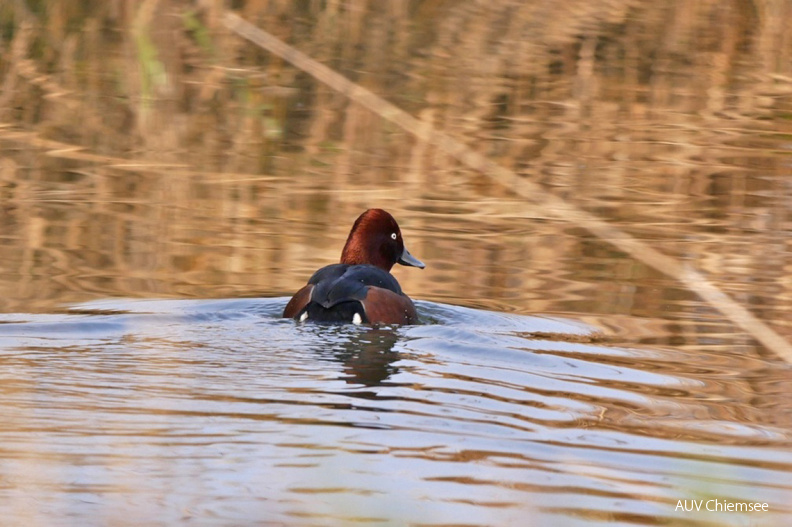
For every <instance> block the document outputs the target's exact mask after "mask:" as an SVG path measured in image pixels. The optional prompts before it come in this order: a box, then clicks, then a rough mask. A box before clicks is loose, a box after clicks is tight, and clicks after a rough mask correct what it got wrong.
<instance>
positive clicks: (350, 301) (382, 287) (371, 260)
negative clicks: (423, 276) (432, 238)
mask: <svg viewBox="0 0 792 527" xmlns="http://www.w3.org/2000/svg"><path fill="white" fill-rule="evenodd" d="M397 263H398V264H401V265H406V266H409V267H417V268H419V269H423V268H425V267H426V266H425V265H424V263H423V262H422V261H420V260H419V259H417V258H416V257H414V256H413V255H412V254H410V252H409V251H408V250H407V248H406V247H405V246H404V240H403V239H402V233H401V229H399V224H398V223H396V220H395V219H394V218H393V216H391V215H390V213H388V212H387V211H384V210H382V209H368V210H367V211H365V212H364V213H363V214H361V215H360V216H359V217H358V219H357V220H355V223H354V224H353V225H352V230H351V231H349V236H348V237H347V240H346V243H345V244H344V249H343V250H342V251H341V261H340V263H337V264H332V265H328V266H326V267H322V268H321V269H319V270H318V271H316V272H315V273H314V274H313V276H311V278H310V279H309V280H308V283H307V284H306V285H305V286H304V287H303V288H302V289H300V290H299V291H297V292H296V293H295V294H294V296H293V297H292V298H291V300H289V303H288V304H286V308H285V309H284V310H283V317H284V318H293V319H295V320H297V321H299V322H305V321H313V322H339V323H352V324H370V325H379V324H388V325H391V324H415V323H417V322H418V313H417V312H416V310H415V304H413V301H412V300H410V297H408V296H407V295H406V294H404V292H403V291H402V289H401V286H400V285H399V282H398V281H397V280H396V278H394V276H393V275H392V274H391V273H390V271H391V269H392V268H393V266H394V265H395V264H397Z"/></svg>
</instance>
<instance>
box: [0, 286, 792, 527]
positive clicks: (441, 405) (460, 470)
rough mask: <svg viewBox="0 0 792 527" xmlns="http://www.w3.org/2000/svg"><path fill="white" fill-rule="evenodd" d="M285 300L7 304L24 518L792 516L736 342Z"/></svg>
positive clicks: (780, 454) (784, 433)
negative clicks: (627, 342) (317, 314)
mask: <svg viewBox="0 0 792 527" xmlns="http://www.w3.org/2000/svg"><path fill="white" fill-rule="evenodd" d="M285 300H286V299H285V298H279V299H268V300H259V299H251V300H216V301H188V300H185V301H178V300H177V301H173V300H169V301H112V302H110V301H103V302H95V303H91V304H84V305H79V306H75V307H74V308H73V309H72V311H71V312H69V313H67V314H52V315H28V316H20V315H8V316H5V317H3V320H2V322H3V324H1V325H0V344H1V345H2V346H3V349H4V350H5V351H4V353H3V373H2V377H3V378H2V398H3V401H4V406H5V412H4V413H5V425H4V426H5V427H6V428H5V430H4V431H3V433H2V437H3V447H2V459H3V477H4V480H5V481H6V482H7V484H6V486H5V488H4V489H3V495H4V498H5V499H6V500H8V499H9V498H10V503H11V511H12V514H13V517H15V518H18V519H20V520H24V522H25V523H26V524H31V523H32V524H48V525H58V524H62V525H74V524H79V523H83V522H85V521H88V522H89V523H94V522H95V523H98V524H105V525H115V524H125V522H126V521H127V520H129V519H130V518H134V523H144V524H147V525H173V524H177V523H179V522H186V523H190V522H191V521H199V522H200V523H202V524H204V523H208V524H217V525H234V524H240V523H246V522H250V521H253V520H259V521H264V522H265V523H269V522H274V523H300V524H302V523H306V524H314V523H316V524H344V525H348V524H351V523H363V524H380V523H392V522H394V523H415V524H435V523H437V524H448V520H449V519H450V518H453V519H454V522H455V523H458V524H475V525H478V524H497V525H505V524H522V523H523V522H524V521H525V519H526V518H530V521H529V522H528V523H535V524H540V525H547V524H555V523H563V524H574V523H578V522H579V523H581V524H582V523H587V522H588V521H591V520H605V519H607V520H612V521H616V522H625V523H634V522H639V523H644V522H646V523H657V522H669V523H675V522H677V521H682V522H683V523H684V521H685V519H686V518H688V519H689V516H690V514H689V513H687V512H685V511H680V510H675V509H677V507H676V505H677V501H678V500H679V499H686V500H693V499H699V500H700V499H702V498H704V497H708V496H712V497H715V498H717V499H720V500H721V501H723V500H727V501H740V500H742V501H746V500H748V501H760V502H766V503H768V505H769V508H770V511H769V512H763V513H761V517H760V520H761V522H760V523H762V524H773V523H774V522H775V523H776V524H779V525H780V524H781V523H782V522H783V518H784V517H785V516H786V515H788V514H790V512H792V507H790V505H789V500H788V498H789V493H790V488H791V487H790V485H789V481H788V477H789V471H790V469H792V452H790V450H789V437H788V429H786V428H784V427H783V426H782V427H778V426H774V424H773V423H772V422H770V419H767V420H766V421H767V422H765V423H762V422H760V420H758V419H757V416H760V415H761V413H762V412H761V411H760V410H759V409H756V410H754V413H755V414H756V415H754V416H751V415H742V416H740V417H738V418H736V417H735V416H733V415H730V414H731V413H732V412H734V411H737V412H739V411H740V407H739V405H735V402H734V397H733V396H732V395H730V392H732V391H733V386H732V385H733V384H734V382H733V379H734V378H735V377H737V376H738V375H739V378H744V377H745V375H746V371H745V370H743V371H733V370H731V369H730V368H731V367H732V365H730V364H728V361H727V360H725V359H723V357H722V356H720V354H711V355H710V356H709V357H708V358H703V357H702V358H699V364H695V363H693V364H691V362H690V358H689V357H685V356H683V355H682V354H680V353H678V352H676V351H674V350H673V349H649V348H644V349H637V348H628V347H620V346H614V345H610V344H608V343H607V342H604V340H606V339H604V338H603V337H602V336H601V335H599V334H598V333H597V332H596V329H595V328H592V327H591V326H588V325H586V324H583V323H581V322H575V321H572V320H565V319H561V318H556V317H553V318H551V317H529V316H519V315H505V314H498V313H493V312H487V311H480V310H473V309H467V308H460V307H451V306H446V305H443V304H435V303H431V302H419V310H420V312H421V314H422V317H423V319H424V321H425V325H421V326H412V327H401V328H388V327H381V328H366V327H356V326H331V327H323V326H317V325H312V324H306V325H301V326H298V325H295V324H294V323H293V322H292V321H289V320H283V319H280V318H279V315H280V311H281V310H282V308H283V305H284V303H285ZM598 335H599V336H598ZM701 363H708V364H709V366H708V367H707V368H706V369H702V367H701ZM753 368H754V370H755V371H754V372H752V375H755V376H757V377H762V378H763V381H764V382H768V383H776V382H783V381H784V380H785V379H788V375H789V369H786V371H780V372H778V371H777V372H775V373H773V371H772V369H771V368H767V365H762V364H754V365H753ZM784 482H786V483H784ZM9 484H10V485H9ZM707 499H711V498H707ZM711 505H712V507H711V508H714V506H715V504H714V503H713V504H711ZM704 519H706V520H707V521H710V522H711V523H712V524H718V523H722V522H727V523H728V521H729V514H728V513H724V512H721V513H718V512H712V513H709V516H708V517H706V518H704Z"/></svg>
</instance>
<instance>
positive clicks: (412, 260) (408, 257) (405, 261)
mask: <svg viewBox="0 0 792 527" xmlns="http://www.w3.org/2000/svg"><path fill="white" fill-rule="evenodd" d="M398 263H400V264H402V265H409V266H410V267H417V268H418V269H423V268H424V267H426V265H424V263H423V262H422V261H421V260H419V259H418V258H416V257H415V256H413V255H412V254H410V251H408V250H407V248H406V247H405V248H404V252H403V253H402V255H401V258H399V261H398Z"/></svg>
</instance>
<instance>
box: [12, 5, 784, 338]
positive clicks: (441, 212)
mask: <svg viewBox="0 0 792 527" xmlns="http://www.w3.org/2000/svg"><path fill="white" fill-rule="evenodd" d="M44 4H46V3H44ZM56 4H57V5H56ZM243 4H244V5H243V6H242V7H241V12H240V14H241V15H243V16H244V17H245V18H247V19H250V20H254V21H256V23H257V25H260V26H262V27H267V28H276V31H277V33H276V36H278V37H281V38H284V39H287V40H288V41H290V42H295V43H299V45H298V46H297V47H299V48H300V49H302V50H304V51H306V52H307V53H308V54H310V55H311V56H314V57H317V58H320V59H321V60H322V61H323V62H324V63H326V64H328V65H329V66H332V67H333V68H334V69H337V70H338V71H341V72H343V73H344V74H346V75H347V76H349V77H351V78H353V79H354V80H355V81H356V82H358V83H360V84H362V85H364V86H366V87H367V88H369V89H371V90H372V91H373V92H375V93H379V94H383V95H384V96H385V97H386V98H387V99H388V100H390V101H393V102H394V103H396V104H397V106H400V107H403V108H406V109H408V110H409V111H410V112H411V113H412V114H414V115H418V114H421V115H426V116H428V117H430V118H431V122H432V124H433V126H434V127H436V128H437V129H439V130H441V131H443V132H444V133H447V134H450V135H452V136H453V137H455V138H458V139H459V140H461V141H462V142H464V143H465V144H468V145H475V146H476V150H477V151H478V152H480V153H482V154H485V155H486V156H487V157H488V158H489V159H491V160H493V161H495V162H497V163H498V164H500V165H503V166H505V167H508V168H510V169H513V170H515V171H516V172H517V173H518V174H530V175H531V177H532V179H535V180H536V181H539V182H540V183H541V184H542V185H544V186H548V187H551V188H552V189H553V191H554V193H555V194H556V195H559V196H562V197H564V198H565V199H568V200H569V201H570V202H575V203H581V204H582V205H583V206H585V207H586V208H587V209H588V210H591V211H594V212H597V213H599V214H601V215H603V216H605V217H607V218H609V219H610V221H611V223H613V224H615V225H617V226H619V227H621V228H624V229H626V230H628V231H629V232H630V233H631V234H633V235H635V236H637V237H639V238H640V239H645V240H649V241H652V242H653V243H654V244H656V245H658V246H659V247H661V248H662V250H663V252H666V253H669V254H673V255H674V256H676V257H678V258H679V257H681V258H683V259H684V260H685V261H688V262H690V264H691V265H692V266H693V267H696V268H699V269H702V270H705V271H706V272H707V273H708V274H709V275H711V276H713V277H716V278H717V280H718V282H719V285H721V286H722V287H723V288H724V289H725V290H727V292H729V293H731V294H733V295H737V296H736V297H737V298H738V300H740V302H742V303H744V304H746V305H753V306H756V309H758V310H761V311H757V313H758V314H760V315H761V316H762V317H763V318H767V319H769V320H773V321H774V323H776V324H777V325H779V326H780V327H785V325H786V322H784V321H785V320H787V319H788V318H789V317H788V309H787V307H786V306H787V305H788V299H789V297H790V289H792V284H790V282H789V280H788V278H787V276H788V275H789V273H788V272H786V263H785V256H784V255H785V254H786V253H787V245H788V243H787V240H786V237H785V236H784V231H785V230H786V227H788V220H787V212H786V211H787V210H788V206H789V204H788V203H787V201H788V198H785V196H787V195H788V190H787V187H786V183H785V178H784V177H783V176H784V175H785V174H786V173H787V172H788V167H787V164H788V161H787V159H786V158H787V157H788V156H786V155H785V154H784V152H785V148H786V147H785V144H786V141H787V139H785V138H786V135H785V134H786V133H788V132H789V131H790V126H789V121H788V119H786V118H785V116H786V115H787V114H788V113H789V111H790V107H792V105H790V96H791V94H792V85H791V84H790V82H789V76H790V73H791V70H792V60H790V59H792V50H791V49H790V45H789V43H790V32H791V30H790V29H789V28H787V27H786V25H785V24H783V23H780V22H778V20H783V18H782V17H783V16H784V13H783V12H780V11H783V10H784V9H788V7H784V5H780V4H773V3H768V2H761V3H759V4H757V5H758V6H759V7H758V9H757V10H756V11H755V12H753V11H743V10H742V7H741V4H734V5H732V4H722V3H713V2H705V1H701V2H693V3H690V2H674V3H671V4H662V5H661V4H651V3H647V2H638V1H635V2H617V1H613V2H608V3H607V4H605V5H602V4H599V5H598V6H596V9H595V8H594V6H592V5H590V3H584V2H572V3H564V4H548V5H541V6H540V5H538V4H536V5H527V4H526V5H523V4H520V3H516V4H515V3H512V2H490V3H488V4H487V5H480V4H478V3H474V2H461V3H459V2H456V3H453V5H451V4H448V5H446V4H442V3H433V2H428V3H424V4H422V5H421V6H420V7H418V8H416V10H415V11H411V10H410V9H408V8H407V7H406V6H405V5H402V4H399V3H394V4H392V6H390V7H387V6H384V5H380V4H378V3H372V4H370V5H369V4H366V5H357V4H355V5H356V6H357V7H355V8H354V9H351V8H350V9H345V8H344V7H343V6H342V5H341V4H339V3H332V2H329V3H327V4H325V5H322V4H321V3H313V4H310V5H308V6H301V5H297V4H295V3H292V2H280V3H278V2H252V1H250V2H244V3H243ZM22 5H24V4H23V3H20V2H17V3H13V4H11V5H10V7H8V8H7V9H6V10H4V11H2V12H1V13H0V18H5V20H4V21H5V22H11V23H12V27H14V28H15V30H14V31H13V32H12V33H7V34H4V35H6V36H4V38H6V39H8V43H9V45H6V46H3V47H0V49H1V50H2V51H0V53H2V55H0V72H1V73H0V74H1V75H3V78H2V79H1V80H0V81H1V82H0V86H2V87H3V93H2V95H0V101H2V102H3V104H2V106H0V112H2V115H3V119H4V121H5V122H7V123H10V124H11V125H12V128H11V129H9V128H5V129H2V130H0V141H1V142H2V145H3V148H4V150H5V153H6V154H7V155H4V157H5V158H6V159H10V160H11V161H12V164H8V163H6V164H4V166H3V168H2V173H3V176H2V184H1V185H0V193H2V196H3V198H4V203H6V204H7V205H5V209H4V212H3V219H2V220H1V221H2V224H3V235H4V236H5V240H4V244H3V247H2V249H0V250H2V251H3V267H4V269H5V270H6V271H4V273H3V275H2V276H0V288H2V292H3V295H2V296H3V298H4V302H5V307H4V309H22V310H26V309H27V308H30V307H31V305H32V304H35V303H36V302H38V303H39V304H38V305H39V307H40V308H42V309H48V308H50V307H51V306H52V305H53V303H57V302H59V301H64V300H75V299H78V298H82V297H83V295H85V294H86V292H88V294H90V295H91V296H95V295H119V294H121V295H143V296H153V295H156V296H160V295H174V294H175V295H197V296H205V295H211V296H223V295H239V294H261V293H264V294H278V293H285V292H288V291H292V290H294V289H295V288H296V287H297V286H298V285H300V283H301V282H303V281H304V279H305V277H306V276H307V274H309V273H310V271H311V270H312V269H315V268H316V267H318V266H319V265H322V264H324V263H328V262H332V261H335V260H336V259H337V257H338V255H337V254H336V253H337V247H338V246H339V243H341V242H343V237H344V235H345V233H344V232H343V230H344V227H343V225H346V224H347V223H348V221H337V219H338V218H340V217H344V218H351V217H354V216H355V215H356V214H358V213H359V212H360V210H361V209H362V208H365V207H366V206H370V205H373V204H378V205H382V206H385V207H387V208H390V209H393V210H394V213H395V214H397V216H398V217H399V218H400V220H401V219H402V218H404V220H403V223H404V224H405V225H404V227H405V234H406V235H407V236H410V237H411V238H412V239H413V240H415V241H414V242H413V243H412V246H413V247H415V252H416V253H417V254H420V255H421V256H423V255H426V258H427V259H428V260H430V261H431V262H432V263H433V264H434V265H432V266H431V267H430V269H429V270H427V272H426V273H424V274H422V275H418V276H408V275H406V274H405V275H404V276H400V277H399V278H400V280H402V281H403V283H404V286H405V289H407V290H408V291H415V292H416V296H418V297H419V298H431V299H437V300H447V301H453V302H462V303H465V304H468V305H484V306H488V307H496V308H499V309H518V310H522V311H544V310H579V311H589V312H608V311H617V312H620V313H636V314H641V315H646V316H650V317H651V316H671V317H681V318H683V319H684V318H687V317H691V318H693V319H694V320H698V319H700V318H701V317H702V316H704V315H703V314H702V313H700V311H701V306H699V305H698V304H697V303H696V301H695V300H694V299H692V298H690V296H689V295H686V294H684V293H680V292H679V291H678V290H677V289H676V286H674V285H673V284H670V283H668V282H666V281H664V279H662V278H660V277H658V276H656V275H655V274H654V273H653V272H651V271H647V270H646V269H645V267H644V266H643V265H640V264H636V263H635V262H634V261H633V260H632V259H629V258H625V257H624V255H623V254H619V253H618V252H614V251H611V250H607V249H603V248H601V247H600V248H597V247H592V245H597V242H591V241H589V240H588V239H587V238H585V237H583V238H581V236H580V235H579V233H577V232H575V231H574V230H571V231H570V230H567V229H566V228H565V227H562V226H559V225H556V224H554V223H552V222H546V221H544V220H546V219H548V217H549V215H548V214H547V213H545V212H542V211H540V210H539V209H533V210H531V209H529V208H528V207H526V206H525V205H524V204H521V203H519V202H516V201H514V200H511V199H510V198H508V194H507V193H506V192H505V191H504V190H503V189H500V188H497V187H496V186H495V185H493V183H492V182H491V181H488V180H486V179H484V178H481V177H480V176H476V175H475V174H473V173H472V171H471V170H469V169H468V168H466V167H464V166H460V164H459V163H458V162H456V161H454V160H452V159H450V158H449V157H448V156H447V155H446V154H444V153H442V152H440V151H438V150H437V149H436V148H432V147H429V146H427V145H426V144H425V143H422V142H421V141H415V140H414V139H412V138H410V137H408V136H406V135H405V134H404V133H403V132H400V131H398V130H396V129H394V128H392V127H390V125H388V124H386V123H385V122H383V121H382V120H380V119H378V118H375V117H374V116H373V115H372V114H371V113H370V112H369V111H367V110H364V109H362V108H361V107H359V106H358V105H355V104H352V103H350V102H349V101H347V100H346V99H344V98H343V97H341V96H339V95H338V94H335V93H332V92H330V91H328V90H327V89H326V88H324V87H323V86H320V85H316V84H314V83H313V82H311V81H310V80H308V79H306V78H305V77H304V75H303V74H301V73H299V72H297V71H296V70H295V69H293V68H291V67H288V66H286V65H285V64H284V63H283V62H282V61H280V60H279V59H277V58H273V57H270V56H267V55H266V54H264V53H262V52H261V51H258V50H255V49H252V48H250V47H248V46H246V45H245V44H244V43H242V42H241V41H240V40H238V39H234V38H230V37H229V35H227V34H225V33H223V31H222V30H221V29H219V28H220V27H221V25H220V16H221V10H220V9H218V8H217V6H213V7H212V9H211V10H207V11H203V12H201V11H199V12H197V14H196V15H193V16H192V17H193V18H192V21H191V22H190V23H189V24H188V23H187V22H185V21H186V20H188V18H189V17H188V13H187V11H188V8H189V7H192V6H190V5H189V4H188V3H187V2H184V3H179V2H165V1H161V2H158V3H151V2H149V3H147V4H146V5H147V6H149V7H151V6H155V7H154V9H156V14H157V16H148V17H143V16H142V15H143V14H141V13H140V12H138V11H137V9H142V7H136V5H133V4H129V3H123V2H97V3H95V5H92V4H91V5H88V7H80V6H78V5H77V4H72V3H52V7H51V9H49V10H44V9H41V10H39V11H34V12H29V13H22V12H21V11H20V10H21V9H22V8H21V7H20V6H22ZM397 6H401V7H397ZM788 14H789V13H786V15H788ZM160 15H161V16H160ZM141 20H145V21H146V22H147V23H146V24H142V23H141V22H140V21H141ZM284 20H288V21H297V22H294V23H284V22H283V21H284ZM135 21H137V23H138V24H140V25H139V27H138V28H137V29H136V31H138V34H145V35H147V38H148V39H149V41H150V43H151V46H152V47H153V48H154V50H155V51H156V53H155V54H153V55H152V54H146V53H142V54H141V52H140V46H139V45H136V42H135V33H134V32H133V31H132V26H133V24H134V23H135ZM23 27H27V28H28V29H27V30H23V29H22V28H23ZM74 28H81V29H82V30H81V31H75V30H74ZM108 28H112V29H113V31H108V30H107V29H108ZM141 32H142V33H141ZM201 35H204V36H206V35H208V39H207V38H204V37H202V36H201ZM100 51H101V52H100ZM152 57H154V58H152ZM146 60H149V61H150V60H156V61H159V62H160V63H161V64H162V67H163V68H164V71H165V72H167V75H168V83H169V86H170V91H168V90H165V91H162V92H157V91H156V90H153V91H151V93H149V94H148V95H146V96H147V97H148V104H149V113H148V116H147V117H146V118H143V117H142V114H141V112H142V108H143V106H142V98H143V96H144V95H145V94H144V86H143V84H142V83H143V81H142V80H141V74H142V73H141V72H142V71H143V70H144V69H145V68H144V64H142V62H143V61H146ZM20 128H24V129H27V130H29V131H31V132H33V134H34V135H28V136H19V135H13V136H12V135H11V134H12V133H13V134H16V133H17V130H18V129H20ZM44 138H46V140H47V141H59V142H60V143H58V144H61V145H63V146H57V144H56V143H49V144H45V143H42V141H45V139H44ZM20 147H21V148H24V149H26V150H27V152H25V151H22V152H14V151H12V150H11V149H18V148H20ZM64 147H66V148H69V147H82V148H83V150H82V151H80V152H74V151H72V152H67V151H64V150H63V148H64ZM38 149H43V151H47V152H48V157H47V158H41V157H38V156H36V155H35V154H37V153H38V152H40V150H38ZM136 152H140V153H136ZM31 153H32V154H34V155H33V156H31V155H30V154H31ZM124 160H128V161H129V164H130V165H137V164H140V165H144V167H143V168H136V167H134V166H132V167H125V168H121V167H113V166H111V165H117V164H119V163H123V162H125V161H124ZM157 163H167V164H171V165H181V167H169V168H167V169H164V168H160V167H156V166H152V165H155V164H157ZM260 174H265V176H261V175H260ZM284 219H285V220H286V221H288V224H284V222H283V220H284ZM537 220H540V221H537ZM438 231H439V232H441V233H442V235H441V236H440V235H435V233H436V232H438ZM286 232H288V233H289V235H287V234H285V233H286ZM23 254H24V255H26V256H24V257H22V256H21V255H23ZM598 269H602V272H600V273H597V272H596V270H598ZM20 277H24V280H20V279H19V278H20ZM721 277H722V278H721ZM23 283H24V284H27V285H25V286H24V287H23V285H22V284H23ZM658 292H661V294H658ZM34 307H35V306H34Z"/></svg>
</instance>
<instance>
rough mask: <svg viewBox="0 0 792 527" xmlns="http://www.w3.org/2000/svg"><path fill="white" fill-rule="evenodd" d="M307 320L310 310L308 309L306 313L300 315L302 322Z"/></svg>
mask: <svg viewBox="0 0 792 527" xmlns="http://www.w3.org/2000/svg"><path fill="white" fill-rule="evenodd" d="M306 320H308V312H307V311H306V312H305V313H303V314H302V315H300V322H305V321H306Z"/></svg>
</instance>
